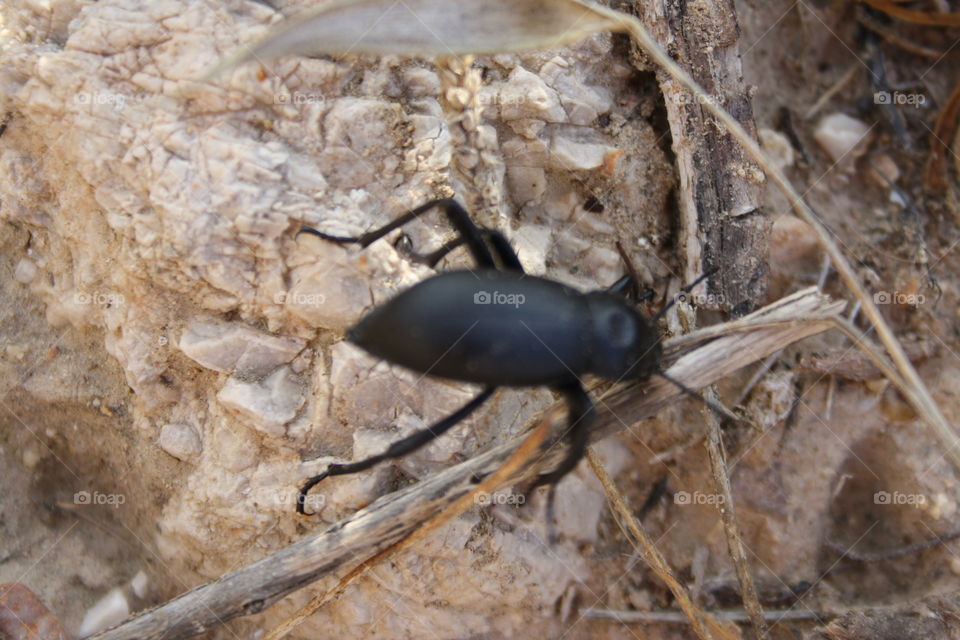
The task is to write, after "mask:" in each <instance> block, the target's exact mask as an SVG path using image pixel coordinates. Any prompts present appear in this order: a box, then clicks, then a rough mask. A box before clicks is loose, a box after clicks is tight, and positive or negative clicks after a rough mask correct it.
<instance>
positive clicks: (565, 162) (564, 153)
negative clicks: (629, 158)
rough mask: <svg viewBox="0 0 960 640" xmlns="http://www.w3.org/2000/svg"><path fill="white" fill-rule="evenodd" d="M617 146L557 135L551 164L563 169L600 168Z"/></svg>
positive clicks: (549, 160) (552, 145) (553, 166)
mask: <svg viewBox="0 0 960 640" xmlns="http://www.w3.org/2000/svg"><path fill="white" fill-rule="evenodd" d="M615 151H617V149H616V148H615V147H612V146H610V145H606V144H598V143H595V142H578V141H576V140H572V139H570V138H567V137H564V136H555V137H554V138H553V141H552V142H551V144H550V155H549V157H548V162H549V166H550V167H551V168H553V169H560V170H562V171H576V170H578V169H580V170H583V169H587V170H589V169H599V168H600V167H602V166H604V160H606V158H607V154H610V153H613V152H615Z"/></svg>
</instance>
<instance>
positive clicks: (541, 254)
mask: <svg viewBox="0 0 960 640" xmlns="http://www.w3.org/2000/svg"><path fill="white" fill-rule="evenodd" d="M552 240H553V229H551V228H550V227H546V226H543V225H525V226H523V227H520V228H519V229H518V230H517V232H516V233H515V234H514V235H513V238H512V243H513V248H514V249H515V250H516V252H517V257H519V258H520V263H521V264H522V265H523V268H524V270H525V271H526V272H527V273H532V274H534V275H542V274H544V273H546V271H547V254H548V253H549V249H550V244H551V242H552Z"/></svg>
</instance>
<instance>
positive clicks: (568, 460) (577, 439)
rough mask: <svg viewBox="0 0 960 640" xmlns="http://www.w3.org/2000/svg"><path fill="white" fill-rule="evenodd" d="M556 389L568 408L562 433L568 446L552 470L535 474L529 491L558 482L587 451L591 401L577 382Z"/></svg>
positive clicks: (591, 410) (591, 409)
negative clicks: (566, 422) (566, 423)
mask: <svg viewBox="0 0 960 640" xmlns="http://www.w3.org/2000/svg"><path fill="white" fill-rule="evenodd" d="M558 391H560V393H562V394H563V396H564V398H565V399H566V401H567V406H568V407H569V408H570V409H569V410H570V415H569V417H568V427H567V431H566V433H565V434H564V437H565V438H566V439H567V440H568V442H569V448H568V449H567V455H566V457H565V458H564V459H563V460H562V461H561V462H560V464H559V465H557V467H556V468H555V469H554V470H553V471H551V472H550V473H545V474H542V475H540V476H537V479H536V481H535V482H534V483H533V486H531V487H530V490H531V491H533V490H534V489H536V488H537V487H541V486H543V485H552V484H556V483H557V482H559V481H560V479H561V478H563V476H565V475H567V474H568V473H570V472H571V471H573V469H574V467H576V466H577V463H578V462H580V460H582V459H583V456H584V454H585V453H586V451H587V440H588V438H587V436H588V435H589V434H590V419H591V418H592V417H593V401H591V400H590V396H589V395H587V392H586V391H584V390H583V387H582V386H581V385H580V383H579V382H574V383H571V384H569V385H566V386H564V387H560V388H559V389H558Z"/></svg>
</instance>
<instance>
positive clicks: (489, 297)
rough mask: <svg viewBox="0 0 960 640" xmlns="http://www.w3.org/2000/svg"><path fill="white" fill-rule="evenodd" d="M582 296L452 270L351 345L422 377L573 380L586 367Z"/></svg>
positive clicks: (547, 283)
mask: <svg viewBox="0 0 960 640" xmlns="http://www.w3.org/2000/svg"><path fill="white" fill-rule="evenodd" d="M588 314H589V309H588V307H587V305H586V303H585V301H584V298H583V295H582V294H581V293H580V292H578V291H576V290H575V289H571V288H570V287H567V286H565V285H562V284H560V283H558V282H554V281H552V280H545V279H543V278H537V277H534V276H527V275H523V274H520V273H517V272H512V271H494V270H489V269H479V270H475V271H451V272H447V273H442V274H439V275H437V276H434V277H432V278H429V279H427V280H425V281H423V282H421V283H419V284H417V285H415V286H413V287H411V288H410V289H408V290H406V291H404V292H403V293H401V294H399V295H397V296H396V297H394V298H393V299H391V300H390V301H388V302H387V303H385V304H383V305H381V306H379V307H377V308H376V309H374V310H373V311H371V312H370V313H369V314H368V315H366V316H365V317H364V318H363V319H362V320H360V322H359V323H357V325H356V326H355V327H353V328H352V329H350V331H349V332H348V337H349V338H350V340H351V342H354V343H355V344H357V345H358V346H360V347H362V348H363V349H365V350H367V351H369V352H370V353H372V354H373V355H376V356H378V357H380V358H383V359H385V360H389V361H390V362H393V363H395V364H399V365H402V366H405V367H408V368H410V369H413V370H414V371H418V372H420V373H424V374H429V375H433V376H439V377H443V378H450V379H453V380H462V381H465V382H477V383H483V384H497V385H506V386H526V385H544V384H548V385H549V384H559V383H562V382H564V381H568V380H575V379H576V377H575V375H574V373H573V372H583V371H585V370H586V367H587V363H588V356H587V349H588V348H589V345H588V342H587V341H586V340H585V339H584V337H583V336H582V335H581V332H582V331H583V330H584V329H583V328H584V327H588V326H589V324H588V322H587V321H588V317H589V316H588Z"/></svg>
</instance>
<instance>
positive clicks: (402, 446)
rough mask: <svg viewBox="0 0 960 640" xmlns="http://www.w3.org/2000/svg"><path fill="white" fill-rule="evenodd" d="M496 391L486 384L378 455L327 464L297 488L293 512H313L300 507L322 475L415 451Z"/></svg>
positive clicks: (340, 473)
mask: <svg viewBox="0 0 960 640" xmlns="http://www.w3.org/2000/svg"><path fill="white" fill-rule="evenodd" d="M496 390H497V388H496V387H486V388H485V389H484V390H483V391H481V392H480V393H479V394H477V395H476V396H475V397H474V398H473V400H471V401H470V402H468V403H467V404H465V405H463V406H462V407H460V408H459V409H457V410H456V411H454V412H453V413H451V414H450V415H448V416H447V417H446V418H444V419H443V420H440V421H439V422H436V423H434V424H432V425H430V426H429V427H427V428H426V429H421V430H420V431H415V432H414V433H411V434H410V435H409V436H407V437H406V438H403V439H402V440H397V441H396V442H394V443H393V444H391V445H390V446H389V447H388V448H387V450H386V451H385V452H383V453H381V454H379V455H375V456H370V457H369V458H366V459H364V460H360V461H359V462H349V463H346V464H339V463H335V464H331V465H330V466H329V467H327V470H326V471H324V472H323V473H321V474H320V475H317V476H313V477H312V478H310V479H309V480H307V481H306V482H305V483H304V484H303V486H302V487H301V488H300V493H299V495H298V496H297V513H299V514H302V515H313V514H309V513H307V512H306V511H305V510H304V506H305V503H306V501H307V493H308V492H309V491H310V489H312V488H313V487H315V486H316V485H317V484H319V483H320V482H321V481H322V480H324V479H325V478H328V477H329V476H343V475H348V474H351V473H357V472H358V471H365V470H367V469H369V468H370V467H372V466H374V465H376V464H377V463H379V462H382V461H384V460H386V459H388V458H400V457H403V456H405V455H407V454H408V453H412V452H414V451H416V450H417V449H419V448H420V447H422V446H424V445H426V444H427V443H429V442H430V441H432V440H435V439H436V438H438V437H440V436H441V435H443V434H444V433H446V432H447V431H449V430H450V429H452V428H453V427H455V426H456V425H457V424H459V423H460V421H461V420H463V419H464V418H466V417H467V416H469V415H470V414H471V413H473V412H474V411H476V409H477V408H478V407H479V406H480V405H482V404H483V403H484V402H485V401H486V400H487V399H488V398H489V397H490V396H492V395H493V392H494V391H496Z"/></svg>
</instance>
